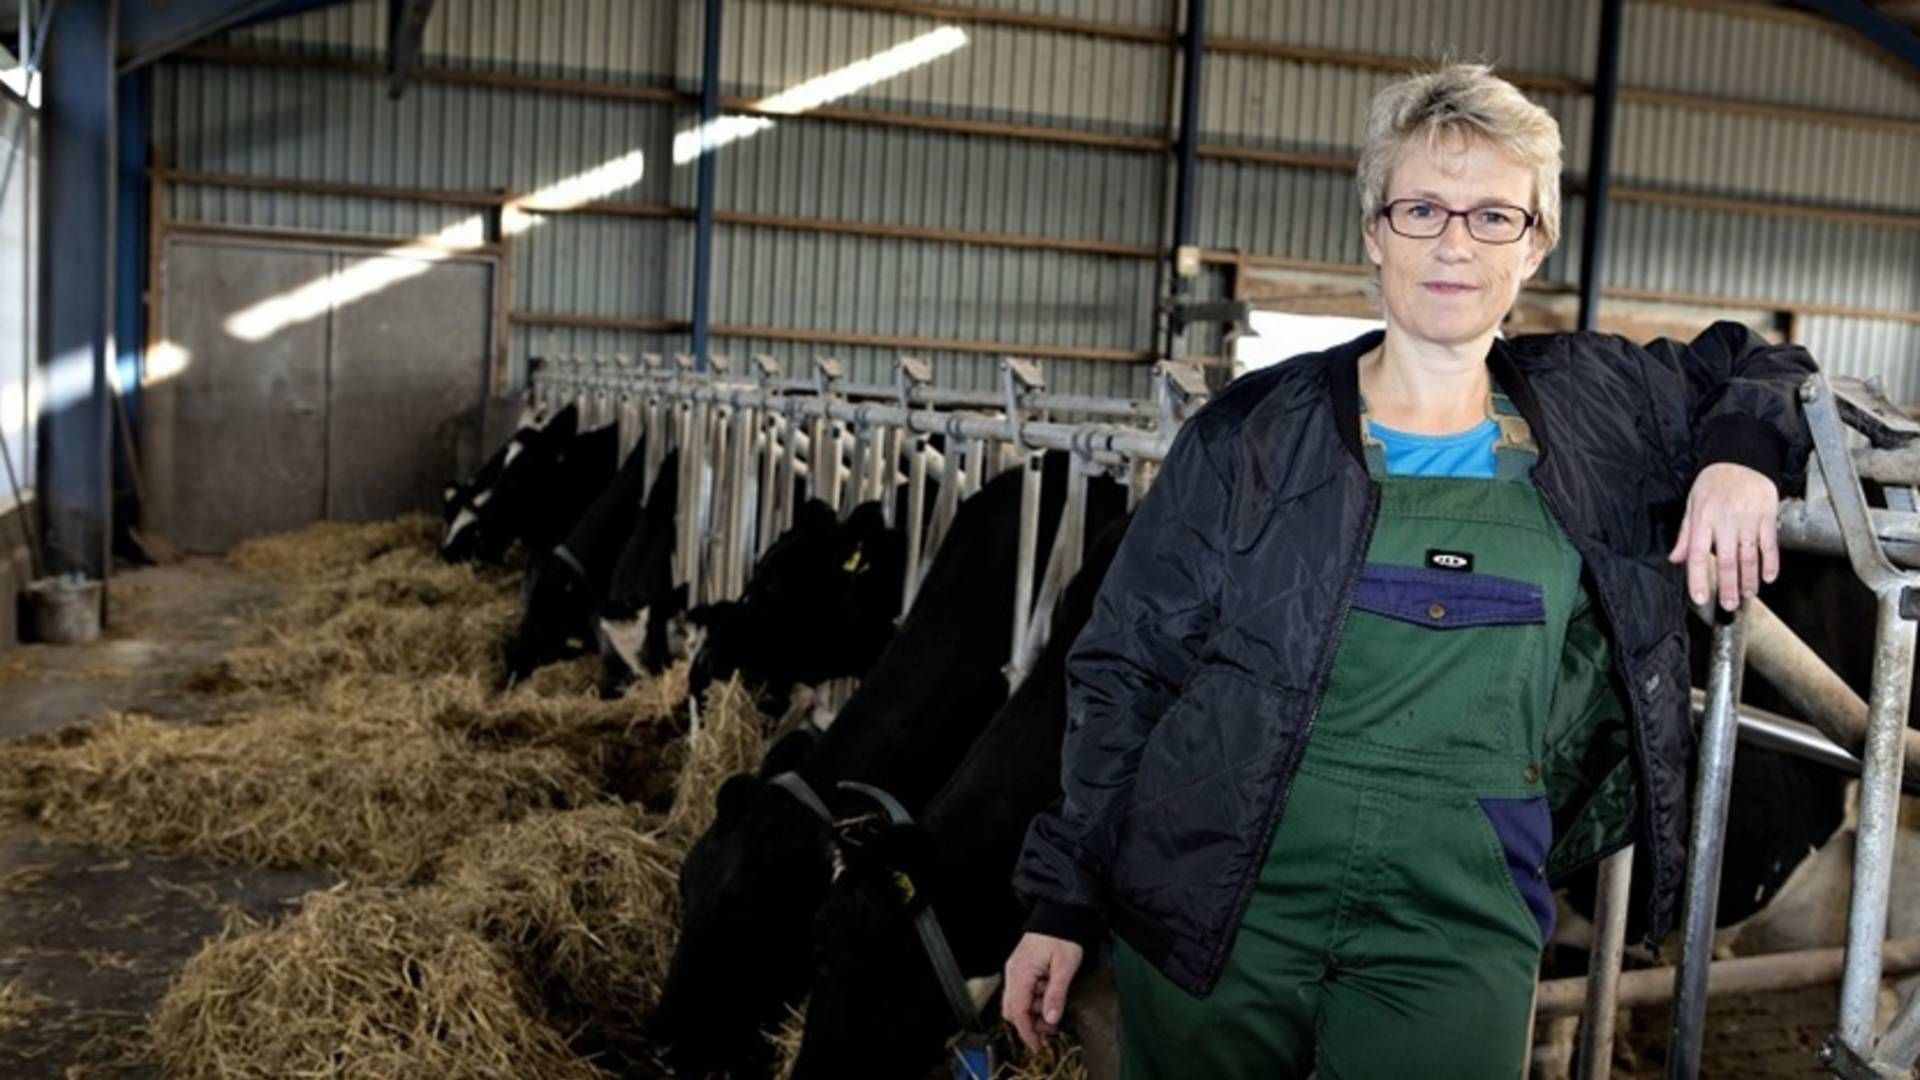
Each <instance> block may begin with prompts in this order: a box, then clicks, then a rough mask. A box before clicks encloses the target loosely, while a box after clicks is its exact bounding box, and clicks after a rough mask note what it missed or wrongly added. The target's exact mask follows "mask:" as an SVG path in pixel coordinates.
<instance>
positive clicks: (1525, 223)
mask: <svg viewBox="0 0 1920 1080" xmlns="http://www.w3.org/2000/svg"><path fill="white" fill-rule="evenodd" d="M1380 216H1381V217H1383V218H1386V219H1387V225H1388V227H1390V228H1391V229H1393V231H1394V232H1397V233H1399V234H1400V235H1401V236H1404V237H1407V238H1408V239H1410V240H1431V239H1433V238H1434V237H1436V236H1439V235H1440V234H1441V233H1443V232H1446V231H1447V226H1448V225H1449V224H1450V223H1451V222H1452V221H1453V219H1454V218H1456V217H1458V218H1465V219H1466V222H1467V235H1468V236H1471V237H1473V238H1474V239H1475V240H1478V241H1480V242H1481V243H1483V244H1511V243H1513V242H1514V241H1516V240H1518V239H1520V238H1521V237H1523V236H1525V235H1527V230H1528V229H1530V228H1532V227H1533V223H1534V220H1535V217H1534V215H1533V214H1529V213H1527V212H1526V211H1525V210H1522V209H1520V208H1519V207H1517V206H1503V205H1500V204H1497V203H1496V204H1491V205H1487V206H1476V207H1474V208H1473V209H1471V210H1449V209H1448V208H1446V207H1444V206H1441V205H1440V204H1439V203H1437V202H1434V201H1433V200H1431V199H1395V200H1393V201H1392V202H1390V203H1388V204H1387V205H1385V206H1383V207H1381V208H1380Z"/></svg>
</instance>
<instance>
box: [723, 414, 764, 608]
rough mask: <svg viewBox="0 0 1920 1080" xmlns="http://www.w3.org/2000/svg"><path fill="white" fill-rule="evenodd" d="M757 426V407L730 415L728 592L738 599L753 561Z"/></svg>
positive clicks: (758, 419) (745, 589) (758, 418)
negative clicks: (754, 450) (731, 453)
mask: <svg viewBox="0 0 1920 1080" xmlns="http://www.w3.org/2000/svg"><path fill="white" fill-rule="evenodd" d="M759 427H760V414H759V411H758V410H757V409H740V410H737V411H735V413H734V416H733V429H734V430H733V490H732V491H731V492H730V493H729V495H728V499H729V501H730V503H731V505H732V509H733V520H732V522H731V523H730V525H729V528H728V529H727V534H728V535H727V596H728V598H729V599H738V598H739V596H740V594H741V593H743V592H746V591H747V572H748V570H750V569H751V568H752V565H753V525H754V512H755V510H756V509H757V508H756V507H755V506H754V500H753V499H752V498H750V489H751V487H752V485H753V476H754V472H755V469H754V465H755V462H754V460H753V448H754V435H755V433H756V431H757V429H758V428H759Z"/></svg>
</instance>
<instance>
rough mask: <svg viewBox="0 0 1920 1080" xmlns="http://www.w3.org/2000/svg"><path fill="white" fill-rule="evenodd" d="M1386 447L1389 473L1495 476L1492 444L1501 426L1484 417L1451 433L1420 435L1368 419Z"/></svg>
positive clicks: (1480, 477) (1375, 433) (1399, 474)
mask: <svg viewBox="0 0 1920 1080" xmlns="http://www.w3.org/2000/svg"><path fill="white" fill-rule="evenodd" d="M1367 428H1368V430H1370V431H1372V432H1373V437H1374V438H1376V439H1379V440H1380V445H1381V446H1382V447H1384V448H1385V450H1386V454H1385V457H1386V463H1387V472H1388V473H1390V474H1392V475H1394V476H1465V477H1475V478H1479V479H1482V480H1491V479H1493V477H1494V475H1495V473H1494V460H1493V446H1494V443H1495V442H1496V441H1498V439H1499V435H1500V425H1499V424H1498V423H1495V422H1494V421H1493V420H1491V419H1488V420H1483V421H1481V422H1480V423H1479V424H1478V425H1476V426H1474V427H1470V428H1468V429H1467V430H1465V431H1460V432H1455V433H1454V434H1452V435H1419V434H1415V433H1413V432H1410V431H1395V430H1393V429H1392V428H1390V427H1384V426H1382V425H1380V424H1378V423H1375V422H1374V421H1371V420H1370V421H1368V422H1367Z"/></svg>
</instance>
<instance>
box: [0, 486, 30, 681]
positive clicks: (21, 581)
mask: <svg viewBox="0 0 1920 1080" xmlns="http://www.w3.org/2000/svg"><path fill="white" fill-rule="evenodd" d="M8 501H11V500H0V502H8ZM32 511H33V500H32V499H31V498H29V499H28V500H27V503H26V506H25V507H24V508H23V507H18V506H8V507H7V508H6V509H4V510H0V597H4V598H5V599H4V600H3V601H0V652H5V651H6V650H8V649H11V648H13V647H14V646H15V645H18V644H19V643H20V624H21V620H20V603H19V597H20V590H22V589H24V588H26V586H27V582H29V581H31V580H32V579H33V563H32V560H30V559H29V558H28V557H27V543H26V541H25V540H24V539H23V538H22V537H21V535H20V515H21V513H22V512H26V513H31V512H32Z"/></svg>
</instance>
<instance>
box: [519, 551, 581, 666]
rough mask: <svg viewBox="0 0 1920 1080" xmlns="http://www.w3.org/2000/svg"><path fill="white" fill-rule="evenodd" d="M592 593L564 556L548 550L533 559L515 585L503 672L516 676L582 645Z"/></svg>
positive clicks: (578, 650) (570, 653)
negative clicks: (515, 619)
mask: <svg viewBox="0 0 1920 1080" xmlns="http://www.w3.org/2000/svg"><path fill="white" fill-rule="evenodd" d="M596 599H597V597H596V596H595V595H594V592H593V588H592V586H591V585H590V584H589V583H588V582H587V579H586V578H584V577H582V576H581V575H580V571H579V570H578V569H576V568H575V567H574V566H572V565H571V564H569V563H568V562H567V560H565V559H562V558H560V557H559V556H558V555H557V554H555V553H553V552H548V553H547V554H545V555H542V556H541V557H540V558H538V559H536V560H534V564H533V567H532V569H530V570H528V571H527V579H526V583H525V585H523V586H522V587H521V590H520V626H519V628H518V629H517V630H516V631H515V632H514V635H513V637H512V638H511V639H510V640H508V642H507V647H506V668H507V678H508V679H509V680H510V681H513V682H517V681H519V680H521V679H524V678H526V677H527V676H529V675H531V674H533V670H534V669H535V668H537V667H542V666H544V665H547V664H551V663H553V662H554V661H556V660H562V659H565V658H566V657H569V656H578V655H579V654H580V653H581V652H582V651H583V650H585V648H586V647H587V642H586V636H587V633H588V623H589V621H590V620H591V619H592V616H593V606H594V601H595V600H596Z"/></svg>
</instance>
